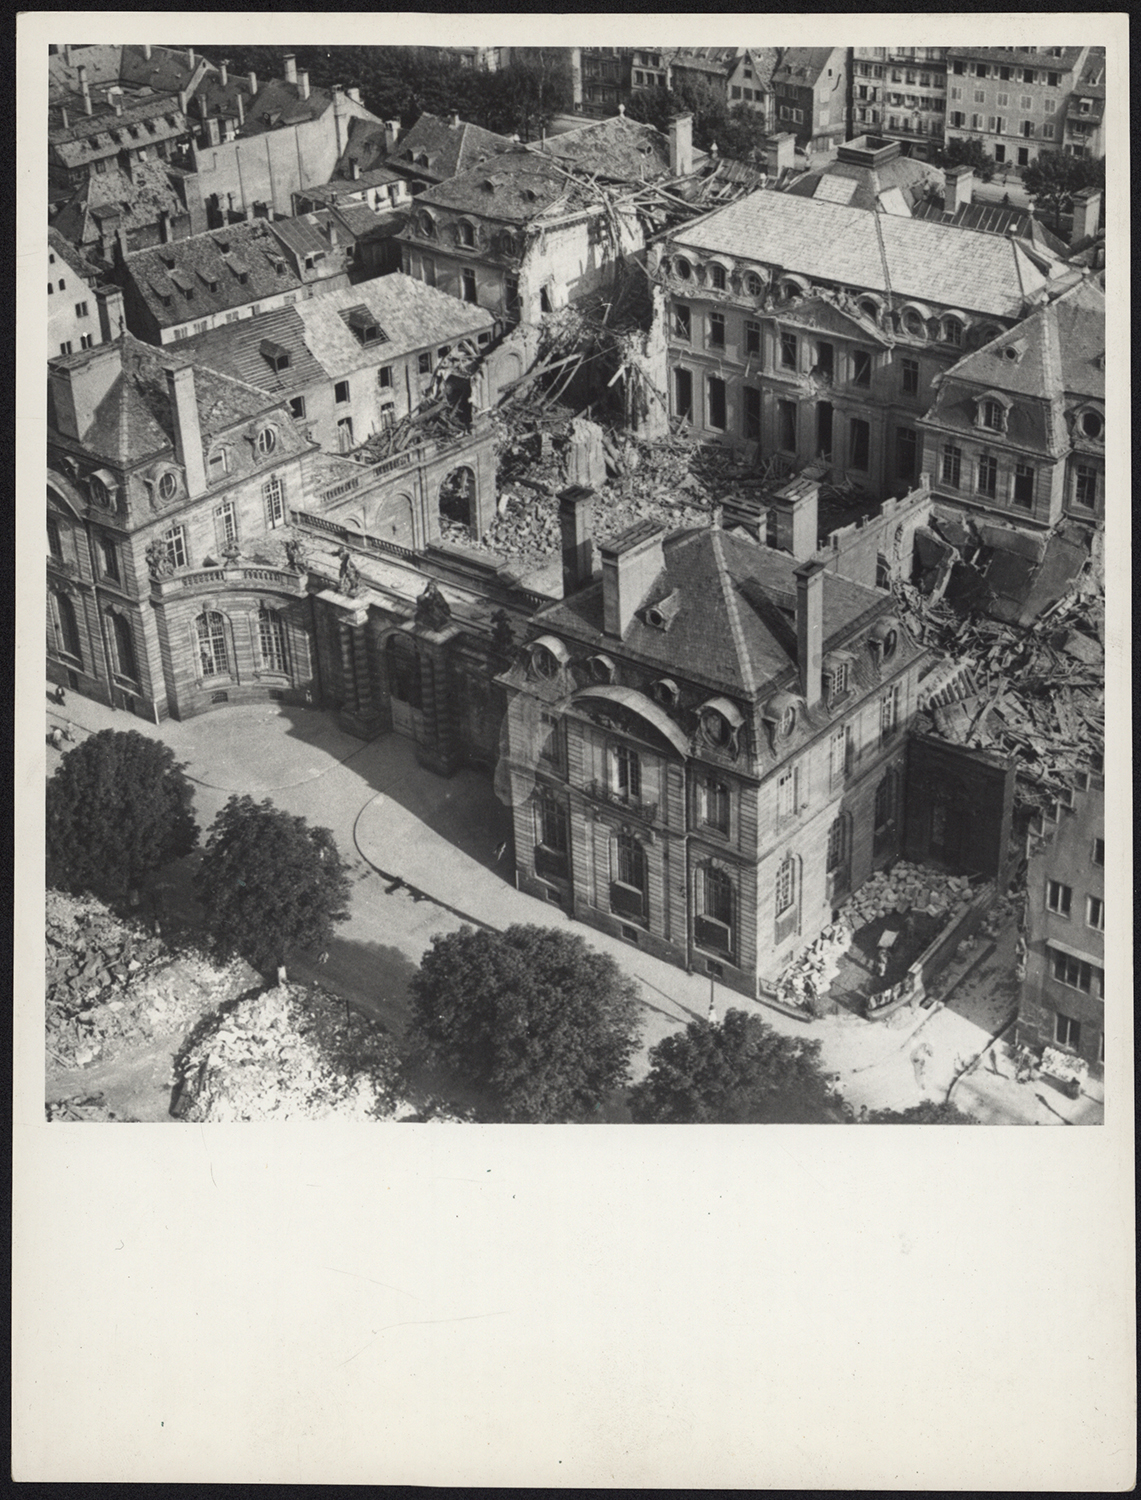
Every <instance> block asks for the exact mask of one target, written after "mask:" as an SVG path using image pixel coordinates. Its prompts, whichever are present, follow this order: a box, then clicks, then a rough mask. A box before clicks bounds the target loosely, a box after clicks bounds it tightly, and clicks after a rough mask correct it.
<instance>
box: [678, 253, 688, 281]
mask: <svg viewBox="0 0 1141 1500" xmlns="http://www.w3.org/2000/svg"><path fill="white" fill-rule="evenodd" d="M674 275H675V276H676V277H677V279H678V280H679V281H688V280H689V279H690V277H691V276H692V275H693V267H692V266H691V265H690V263H689V261H687V260H686V258H685V256H684V255H679V256H677V257H676V258H675V260H674Z"/></svg>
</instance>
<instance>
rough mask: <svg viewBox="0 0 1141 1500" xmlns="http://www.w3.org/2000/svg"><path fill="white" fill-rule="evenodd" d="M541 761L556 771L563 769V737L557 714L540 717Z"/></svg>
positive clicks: (543, 714)
mask: <svg viewBox="0 0 1141 1500" xmlns="http://www.w3.org/2000/svg"><path fill="white" fill-rule="evenodd" d="M539 759H540V760H541V761H543V762H544V763H545V764H546V765H547V766H549V767H551V768H552V769H554V770H556V771H561V770H562V768H563V737H562V729H561V727H560V724H559V716H558V715H557V714H549V713H542V714H540V715H539Z"/></svg>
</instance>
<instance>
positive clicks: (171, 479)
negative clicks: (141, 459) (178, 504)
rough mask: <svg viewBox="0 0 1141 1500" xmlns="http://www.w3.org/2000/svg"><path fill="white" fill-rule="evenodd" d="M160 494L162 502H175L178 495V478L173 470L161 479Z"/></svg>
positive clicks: (168, 470) (159, 484) (169, 470)
mask: <svg viewBox="0 0 1141 1500" xmlns="http://www.w3.org/2000/svg"><path fill="white" fill-rule="evenodd" d="M158 494H159V499H160V500H173V499H174V497H175V495H177V494H178V478H177V476H176V475H175V473H174V471H173V470H172V469H167V471H166V473H165V474H164V475H163V476H162V477H161V478H160V480H159V482H158Z"/></svg>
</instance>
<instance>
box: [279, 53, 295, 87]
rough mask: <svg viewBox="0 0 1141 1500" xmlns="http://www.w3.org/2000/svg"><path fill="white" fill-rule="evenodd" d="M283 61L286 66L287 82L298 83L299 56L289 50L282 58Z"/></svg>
mask: <svg viewBox="0 0 1141 1500" xmlns="http://www.w3.org/2000/svg"><path fill="white" fill-rule="evenodd" d="M281 61H282V64H283V66H284V68H285V81H286V83H296V82H297V58H296V57H295V56H294V54H293V53H292V52H287V53H286V54H285V56H284V57H283V58H282V60H281Z"/></svg>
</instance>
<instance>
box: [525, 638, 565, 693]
mask: <svg viewBox="0 0 1141 1500" xmlns="http://www.w3.org/2000/svg"><path fill="white" fill-rule="evenodd" d="M530 660H531V671H532V672H533V673H534V674H535V676H536V677H542V678H544V679H545V680H546V681H547V682H550V681H551V680H552V679H553V678H554V677H556V676H557V675H558V672H559V669H560V667H565V666H566V663H567V649H566V647H565V646H564V645H563V643H562V641H559V640H556V639H555V637H554V636H553V635H543V636H540V637H539V639H538V640H537V641H535V642H533V643H532V645H531V649H530Z"/></svg>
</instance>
